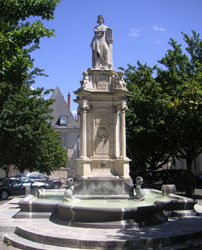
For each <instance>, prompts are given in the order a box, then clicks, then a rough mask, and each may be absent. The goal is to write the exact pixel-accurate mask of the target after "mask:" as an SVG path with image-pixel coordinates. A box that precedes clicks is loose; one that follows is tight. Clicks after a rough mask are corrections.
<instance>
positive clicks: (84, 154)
mask: <svg viewBox="0 0 202 250" xmlns="http://www.w3.org/2000/svg"><path fill="white" fill-rule="evenodd" d="M88 109H89V108H88V106H87V101H86V100H83V105H82V107H80V113H81V124H80V126H81V130H80V131H81V138H80V158H82V159H84V158H87V148H86V142H87V124H86V122H87V111H88Z"/></svg>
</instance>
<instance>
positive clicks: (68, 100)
mask: <svg viewBox="0 0 202 250" xmlns="http://www.w3.org/2000/svg"><path fill="white" fill-rule="evenodd" d="M70 97H71V96H70V93H69V92H68V97H67V106H68V108H69V110H70Z"/></svg>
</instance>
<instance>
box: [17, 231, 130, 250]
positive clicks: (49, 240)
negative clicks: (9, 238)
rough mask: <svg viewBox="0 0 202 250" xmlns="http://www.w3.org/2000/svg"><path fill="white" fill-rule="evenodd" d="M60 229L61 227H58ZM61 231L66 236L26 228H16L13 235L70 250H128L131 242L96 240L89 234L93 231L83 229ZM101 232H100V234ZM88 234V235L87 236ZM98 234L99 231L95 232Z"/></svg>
mask: <svg viewBox="0 0 202 250" xmlns="http://www.w3.org/2000/svg"><path fill="white" fill-rule="evenodd" d="M60 227H61V226H60ZM62 229H63V230H64V231H65V230H66V232H67V234H66V235H64V234H61V233H60V232H57V231H56V232H55V233H54V232H52V234H50V232H47V231H45V230H39V228H37V229H36V228H28V227H18V226H17V227H16V230H15V234H16V235H18V236H20V237H22V238H25V239H27V240H30V241H33V242H38V243H42V244H50V245H55V246H57V247H70V248H79V249H96V248H99V249H116V250H121V249H124V248H128V247H129V246H128V245H130V244H131V242H129V241H128V242H127V241H125V240H115V239H114V238H111V237H110V236H109V239H108V238H107V236H106V237H104V238H102V240H101V239H100V240H99V239H98V238H97V237H96V235H92V234H90V232H91V233H92V232H93V231H92V230H90V231H88V230H86V229H84V228H79V230H76V232H75V231H74V229H76V228H71V227H62ZM82 231H84V232H86V233H84V234H83V232H82ZM102 232H103V231H100V233H102ZM88 233H89V234H88ZM97 233H98V234H99V230H98V232H97ZM109 233H110V231H109Z"/></svg>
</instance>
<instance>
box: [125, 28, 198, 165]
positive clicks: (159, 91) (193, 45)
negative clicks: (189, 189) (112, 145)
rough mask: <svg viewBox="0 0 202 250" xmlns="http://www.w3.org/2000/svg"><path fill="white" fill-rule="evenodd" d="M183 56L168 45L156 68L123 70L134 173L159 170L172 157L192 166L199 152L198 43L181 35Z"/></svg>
mask: <svg viewBox="0 0 202 250" xmlns="http://www.w3.org/2000/svg"><path fill="white" fill-rule="evenodd" d="M183 36H184V41H185V42H186V45H187V47H186V49H185V51H186V53H185V52H183V50H182V46H181V45H180V44H178V43H177V42H176V41H175V40H174V39H171V40H170V42H169V44H170V45H171V49H169V50H168V51H167V53H166V55H165V57H163V58H162V59H161V60H159V63H160V64H162V65H163V68H160V67H157V66H154V67H153V68H151V67H148V66H147V64H145V65H142V64H141V63H140V62H138V63H137V67H134V66H131V65H128V69H126V70H125V76H126V82H127V84H128V89H129V90H130V91H131V92H132V95H131V97H130V98H129V100H128V107H129V110H128V112H127V143H128V146H129V151H130V152H132V153H131V155H132V158H133V160H134V164H135V166H136V167H140V168H141V167H146V166H149V167H150V168H152V169H157V168H158V167H159V166H161V165H162V163H165V162H166V161H168V160H169V158H170V157H171V156H172V157H181V158H184V159H186V160H187V166H188V168H189V169H190V168H191V167H190V162H192V161H193V160H194V159H195V158H196V157H197V156H198V155H199V154H200V153H201V152H202V92H201V91H202V40H201V39H200V35H199V34H197V33H196V32H195V31H193V32H192V37H189V36H188V35H186V34H183Z"/></svg>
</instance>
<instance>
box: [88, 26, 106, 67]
mask: <svg viewBox="0 0 202 250" xmlns="http://www.w3.org/2000/svg"><path fill="white" fill-rule="evenodd" d="M107 29H108V27H107V26H105V25H104V24H101V25H98V26H96V27H95V29H94V33H95V36H94V37H93V40H92V42H91V48H92V52H93V54H92V56H93V58H92V64H93V67H95V68H96V67H100V66H107V65H108V64H109V46H108V44H107V42H106V31H107Z"/></svg>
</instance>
